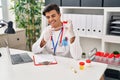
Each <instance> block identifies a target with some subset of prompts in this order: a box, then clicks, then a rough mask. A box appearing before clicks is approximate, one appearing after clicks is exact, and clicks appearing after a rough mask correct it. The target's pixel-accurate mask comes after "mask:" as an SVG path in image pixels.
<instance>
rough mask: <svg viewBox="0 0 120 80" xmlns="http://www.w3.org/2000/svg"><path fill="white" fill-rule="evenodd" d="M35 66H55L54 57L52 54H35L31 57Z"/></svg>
mask: <svg viewBox="0 0 120 80" xmlns="http://www.w3.org/2000/svg"><path fill="white" fill-rule="evenodd" d="M33 61H34V65H35V66H39V65H51V64H57V61H56V59H55V57H54V56H53V55H52V54H37V55H34V56H33Z"/></svg>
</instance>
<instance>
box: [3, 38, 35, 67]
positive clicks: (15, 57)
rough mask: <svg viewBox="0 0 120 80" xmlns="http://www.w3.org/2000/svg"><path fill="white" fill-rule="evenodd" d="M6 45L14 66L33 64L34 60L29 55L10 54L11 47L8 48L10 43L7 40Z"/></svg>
mask: <svg viewBox="0 0 120 80" xmlns="http://www.w3.org/2000/svg"><path fill="white" fill-rule="evenodd" d="M5 44H6V46H7V47H6V49H7V53H8V55H9V56H10V58H11V62H12V64H13V65H15V64H22V63H28V62H32V61H33V60H32V58H31V57H30V56H29V55H28V53H20V54H10V50H9V46H8V42H7V40H5Z"/></svg>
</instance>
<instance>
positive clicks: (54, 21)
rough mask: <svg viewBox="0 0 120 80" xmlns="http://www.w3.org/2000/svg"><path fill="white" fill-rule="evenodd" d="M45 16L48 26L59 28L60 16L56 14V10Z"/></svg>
mask: <svg viewBox="0 0 120 80" xmlns="http://www.w3.org/2000/svg"><path fill="white" fill-rule="evenodd" d="M45 16H46V18H47V21H48V24H50V25H51V26H52V27H53V28H57V27H60V26H59V24H60V23H61V21H60V16H61V14H58V13H57V12H56V10H51V11H49V12H46V13H45Z"/></svg>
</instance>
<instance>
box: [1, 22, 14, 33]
mask: <svg viewBox="0 0 120 80" xmlns="http://www.w3.org/2000/svg"><path fill="white" fill-rule="evenodd" d="M6 25H7V26H8V27H7V29H6V30H5V31H4V33H7V34H14V33H15V30H14V29H13V22H12V21H9V22H6V21H4V20H1V21H0V28H2V27H4V26H6Z"/></svg>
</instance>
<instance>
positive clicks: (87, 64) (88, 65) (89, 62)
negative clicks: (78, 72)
mask: <svg viewBox="0 0 120 80" xmlns="http://www.w3.org/2000/svg"><path fill="white" fill-rule="evenodd" d="M86 66H87V67H90V66H91V60H90V59H87V60H86Z"/></svg>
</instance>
